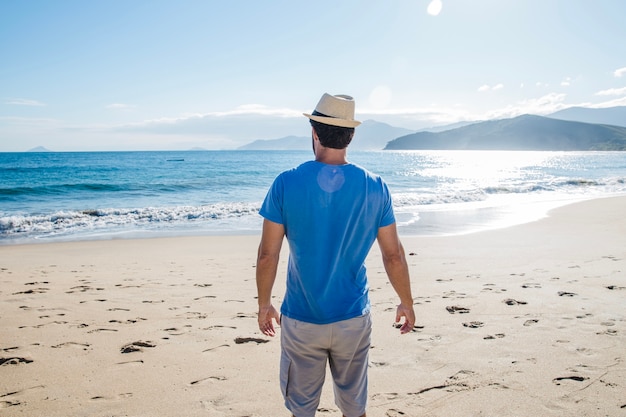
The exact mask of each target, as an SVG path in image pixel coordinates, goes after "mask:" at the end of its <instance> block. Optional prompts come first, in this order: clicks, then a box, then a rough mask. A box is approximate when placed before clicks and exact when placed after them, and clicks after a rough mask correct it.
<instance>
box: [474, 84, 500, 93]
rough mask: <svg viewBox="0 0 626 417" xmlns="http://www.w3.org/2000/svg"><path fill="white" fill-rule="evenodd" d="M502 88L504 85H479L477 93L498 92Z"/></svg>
mask: <svg viewBox="0 0 626 417" xmlns="http://www.w3.org/2000/svg"><path fill="white" fill-rule="evenodd" d="M503 88H504V84H502V83H500V84H496V85H494V86H493V87H492V86H490V85H487V84H485V85H481V86H480V87H478V90H477V91H478V92H479V93H484V92H486V91H498V90H502V89H503Z"/></svg>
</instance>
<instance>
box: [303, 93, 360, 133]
mask: <svg viewBox="0 0 626 417" xmlns="http://www.w3.org/2000/svg"><path fill="white" fill-rule="evenodd" d="M302 114H303V115H305V116H306V117H308V118H309V119H311V120H315V121H316V122H320V123H324V124H327V125H332V126H339V127H357V126H358V125H360V124H361V122H359V121H358V120H354V99H353V98H352V97H350V96H347V95H344V94H338V95H336V96H331V95H330V94H327V93H324V95H323V96H322V98H321V99H320V101H319V103H317V106H316V107H315V111H314V112H313V114H308V113H302Z"/></svg>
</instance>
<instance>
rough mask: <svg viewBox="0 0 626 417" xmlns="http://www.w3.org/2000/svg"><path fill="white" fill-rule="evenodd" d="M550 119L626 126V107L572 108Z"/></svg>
mask: <svg viewBox="0 0 626 417" xmlns="http://www.w3.org/2000/svg"><path fill="white" fill-rule="evenodd" d="M548 117H551V118H553V119H560V120H570V121H574V122H584V123H597V124H601V125H613V126H626V106H620V107H609V108H606V109H591V108H587V107H570V108H569V109H564V110H559V111H557V112H556V113H552V114H549V115H548Z"/></svg>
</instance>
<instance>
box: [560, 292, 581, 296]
mask: <svg viewBox="0 0 626 417" xmlns="http://www.w3.org/2000/svg"><path fill="white" fill-rule="evenodd" d="M575 295H578V294H576V293H574V292H567V291H559V297H573V296H575Z"/></svg>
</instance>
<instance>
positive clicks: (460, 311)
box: [446, 306, 470, 314]
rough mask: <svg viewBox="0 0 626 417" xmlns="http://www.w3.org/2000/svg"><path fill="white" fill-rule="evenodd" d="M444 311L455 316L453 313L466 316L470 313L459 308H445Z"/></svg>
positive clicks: (464, 308) (465, 309) (468, 310)
mask: <svg viewBox="0 0 626 417" xmlns="http://www.w3.org/2000/svg"><path fill="white" fill-rule="evenodd" d="M446 310H448V313H450V314H455V313H459V314H466V313H469V312H470V309H469V308H467V307H460V306H447V307H446Z"/></svg>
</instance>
